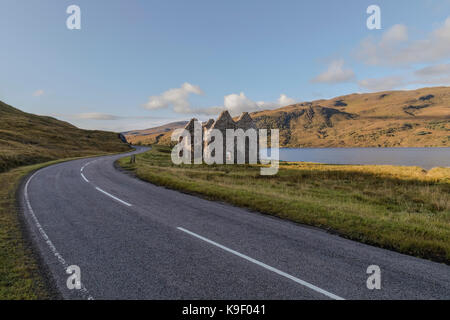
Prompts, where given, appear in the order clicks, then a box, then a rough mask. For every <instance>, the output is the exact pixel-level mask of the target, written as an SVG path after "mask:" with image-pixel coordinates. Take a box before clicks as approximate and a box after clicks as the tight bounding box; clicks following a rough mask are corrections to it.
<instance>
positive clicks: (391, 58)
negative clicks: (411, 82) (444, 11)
mask: <svg viewBox="0 0 450 320" xmlns="http://www.w3.org/2000/svg"><path fill="white" fill-rule="evenodd" d="M357 56H358V57H359V58H360V59H361V60H362V61H364V62H365V63H367V64H369V65H377V66H404V65H410V64H414V63H428V62H436V61H439V60H442V59H447V58H450V17H449V18H447V19H446V20H445V22H444V23H443V24H442V25H441V26H440V27H439V28H437V29H435V30H433V31H432V32H431V33H429V34H428V35H427V36H426V37H425V38H423V39H419V40H409V37H408V30H407V27H406V26H404V25H395V26H393V27H391V28H390V29H388V30H387V31H386V32H385V33H384V34H383V36H382V38H381V40H380V41H376V40H375V39H374V38H366V39H364V40H363V41H362V42H361V43H360V45H359V48H358V50H357Z"/></svg>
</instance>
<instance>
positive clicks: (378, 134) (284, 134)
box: [127, 87, 450, 148]
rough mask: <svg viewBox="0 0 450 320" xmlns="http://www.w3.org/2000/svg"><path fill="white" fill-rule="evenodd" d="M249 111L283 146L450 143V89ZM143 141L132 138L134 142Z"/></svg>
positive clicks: (162, 138)
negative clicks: (275, 134)
mask: <svg viewBox="0 0 450 320" xmlns="http://www.w3.org/2000/svg"><path fill="white" fill-rule="evenodd" d="M250 115H251V117H252V118H253V119H254V120H255V122H256V124H257V126H258V128H265V129H279V130H280V146H282V147H311V148H312V147H317V148H319V147H320V148H322V147H323V148H329V147H449V146H450V87H429V88H420V89H416V90H403V91H402V90H397V91H382V92H374V93H352V94H348V95H342V96H338V97H335V98H331V99H320V100H315V101H308V102H301V103H296V104H293V105H289V106H285V107H281V108H278V109H274V110H264V111H257V112H252V113H250ZM180 127H183V126H181V125H180V126H173V128H172V130H169V131H166V132H159V134H158V140H157V141H156V140H154V141H153V143H155V141H156V143H159V144H170V143H171V141H170V135H171V133H172V131H173V129H177V128H180ZM127 138H128V136H127ZM145 141H146V140H145V139H142V138H141V137H140V136H139V134H136V135H134V136H133V143H145ZM147 141H148V140H147Z"/></svg>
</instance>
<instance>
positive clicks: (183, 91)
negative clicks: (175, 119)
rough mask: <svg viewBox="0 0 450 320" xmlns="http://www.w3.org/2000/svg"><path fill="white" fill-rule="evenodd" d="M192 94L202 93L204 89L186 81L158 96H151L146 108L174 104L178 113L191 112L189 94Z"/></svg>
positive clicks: (159, 107)
mask: <svg viewBox="0 0 450 320" xmlns="http://www.w3.org/2000/svg"><path fill="white" fill-rule="evenodd" d="M191 94H196V95H202V94H203V91H202V90H201V89H200V87H199V86H196V85H192V84H190V83H188V82H185V83H183V84H182V86H181V87H180V88H174V89H169V90H167V91H165V92H163V93H162V94H160V95H158V96H151V97H150V98H149V100H148V102H147V103H146V104H145V105H144V108H146V109H149V110H156V109H164V108H168V107H169V106H173V109H174V111H175V112H177V113H191V112H192V110H191V104H190V102H189V95H191Z"/></svg>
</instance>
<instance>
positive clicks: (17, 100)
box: [0, 0, 450, 131]
mask: <svg viewBox="0 0 450 320" xmlns="http://www.w3.org/2000/svg"><path fill="white" fill-rule="evenodd" d="M72 4H75V5H78V6H79V7H80V8H81V30H69V29H67V27H66V19H67V17H68V16H69V14H67V13H66V8H67V7H68V6H69V5H72ZM372 4H377V5H378V6H379V7H380V8H381V26H382V29H381V30H369V29H368V28H367V26H366V20H367V18H368V16H369V15H368V14H367V13H366V9H367V7H368V6H369V5H372ZM449 17H450V1H447V0H441V1H434V0H421V1H419V0H417V1H401V0H395V1H376V2H375V1H365V0H354V1H350V0H346V1H322V0H315V1H300V0H295V1H283V0H279V1H267V0H241V1H235V0H227V1H214V0H208V1H206V0H205V1H203V0H202V1H197V0H192V1H181V0H180V1H167V0H165V1H143V0H142V1H138V0H126V1H125V0H107V1H100V0H96V1H92V0H89V1H88V0H72V1H63V0H53V1H50V0H40V1H32V2H31V1H25V0H2V1H1V2H0V41H1V42H0V43H1V45H2V47H1V50H0V100H2V101H4V102H6V103H8V104H11V105H13V106H15V107H18V108H20V109H22V110H24V111H27V112H32V113H36V114H43V115H52V116H55V117H57V118H59V119H63V120H66V121H69V122H71V123H73V124H75V125H77V126H80V127H83V128H90V129H94V128H95V129H107V130H114V131H124V130H131V129H143V128H148V127H152V126H155V125H159V124H163V123H167V122H170V121H176V120H184V119H188V118H190V117H192V116H196V117H197V118H199V119H201V120H204V119H207V118H209V117H212V116H214V115H216V114H217V113H218V112H219V111H220V110H222V109H224V108H226V109H229V110H230V111H231V112H232V113H233V114H238V113H239V112H241V111H244V110H246V111H255V110H260V109H267V108H276V107H279V106H282V105H285V104H289V103H292V102H294V101H297V102H301V101H309V100H317V99H321V98H330V97H334V96H339V95H343V94H348V93H353V92H370V91H380V90H389V89H412V88H417V87H423V86H434V85H448V84H449V83H450V64H449V62H450V19H449V20H447V18H449ZM446 40H448V41H446Z"/></svg>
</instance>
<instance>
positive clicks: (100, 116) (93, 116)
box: [72, 112, 122, 120]
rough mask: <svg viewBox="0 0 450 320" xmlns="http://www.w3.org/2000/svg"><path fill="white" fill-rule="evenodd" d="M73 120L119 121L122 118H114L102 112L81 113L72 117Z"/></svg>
mask: <svg viewBox="0 0 450 320" xmlns="http://www.w3.org/2000/svg"><path fill="white" fill-rule="evenodd" d="M72 118H73V119H84V120H118V119H121V118H122V117H118V116H114V115H111V114H107V113H100V112H89V113H79V114H76V115H73V116H72Z"/></svg>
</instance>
